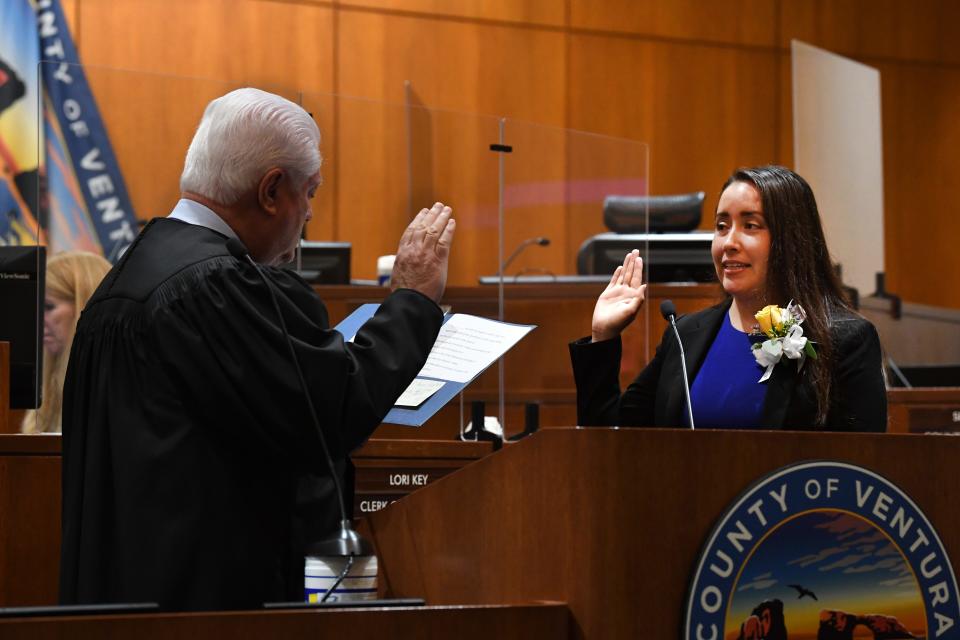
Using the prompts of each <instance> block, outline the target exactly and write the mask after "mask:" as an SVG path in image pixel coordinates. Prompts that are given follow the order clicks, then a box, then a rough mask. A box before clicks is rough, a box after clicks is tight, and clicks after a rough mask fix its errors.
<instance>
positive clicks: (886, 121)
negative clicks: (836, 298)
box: [878, 63, 960, 309]
mask: <svg viewBox="0 0 960 640" xmlns="http://www.w3.org/2000/svg"><path fill="white" fill-rule="evenodd" d="M878 66H879V68H880V72H881V80H880V82H881V95H882V100H883V105H882V109H883V131H884V136H883V141H884V150H883V156H884V158H883V162H884V183H885V189H884V207H885V209H886V213H885V227H886V228H885V256H886V263H887V264H886V271H887V274H888V275H887V289H888V290H889V291H893V292H895V293H897V294H899V295H900V296H902V297H903V298H904V299H905V300H909V301H911V302H918V303H921V304H928V305H933V306H945V307H952V308H955V309H956V308H960V288H958V287H957V286H956V283H957V282H958V281H960V253H958V252H957V251H956V240H957V238H960V215H958V214H960V205H958V203H957V197H956V190H957V179H956V177H957V173H958V171H960V157H958V156H957V149H958V148H960V121H958V120H957V117H956V110H957V105H958V104H960V67H923V66H920V67H918V66H917V65H913V64H894V63H889V64H888V63H884V64H881V65H878Z"/></svg>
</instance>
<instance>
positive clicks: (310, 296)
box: [60, 89, 454, 610]
mask: <svg viewBox="0 0 960 640" xmlns="http://www.w3.org/2000/svg"><path fill="white" fill-rule="evenodd" d="M319 142H320V131H319V130H318V129H317V126H316V124H315V123H314V121H313V120H312V118H311V117H310V116H309V114H307V113H306V112H305V111H304V110H303V109H302V108H300V107H299V106H297V105H295V104H293V103H292V102H289V101H288V100H285V99H283V98H281V97H279V96H275V95H272V94H269V93H265V92H263V91H259V90H256V89H240V90H237V91H233V92H231V93H228V94H227V95H225V96H222V97H220V98H218V99H216V100H214V101H213V102H211V103H210V104H209V105H208V107H207V109H206V111H205V112H204V114H203V118H202V120H201V122H200V126H199V127H198V129H197V132H196V134H195V136H194V139H193V142H192V143H191V144H190V148H189V150H188V152H187V157H186V162H185V166H184V170H183V174H182V176H181V181H180V187H181V192H182V198H181V200H180V201H179V202H178V203H177V205H176V207H175V208H174V210H173V212H172V213H171V214H170V215H169V216H168V217H166V218H158V219H154V220H152V221H151V222H150V224H148V225H147V227H146V228H145V229H144V230H143V232H142V233H141V234H140V236H139V237H138V238H137V240H136V242H135V243H134V244H133V245H132V246H131V247H130V249H129V250H128V251H127V253H126V254H125V255H124V256H123V258H122V260H121V261H120V262H119V264H117V266H116V267H114V268H113V270H112V271H111V272H110V273H109V274H108V275H107V277H106V278H105V279H104V281H103V284H101V286H100V288H99V289H98V290H97V292H96V293H95V294H94V296H93V297H92V298H91V300H90V302H89V303H88V305H87V307H86V309H85V310H84V312H83V315H82V316H81V319H80V322H79V324H78V326H77V331H76V337H75V340H74V344H73V349H72V353H71V358H70V364H69V367H68V371H67V378H66V382H65V388H64V408H63V521H62V527H63V539H62V548H61V575H60V580H61V585H60V598H61V602H62V603H64V604H75V603H119V602H157V603H159V604H160V606H161V607H162V608H164V609H168V610H198V609H237V608H250V607H259V606H260V605H261V604H262V603H263V602H269V601H282V600H290V599H295V598H297V597H299V598H302V596H303V558H304V549H303V548H301V547H299V546H298V544H297V543H296V542H294V540H295V536H294V535H293V532H292V527H293V521H294V510H295V504H296V497H297V496H296V492H297V485H298V481H300V480H301V479H302V478H303V477H304V476H305V475H307V474H316V475H323V474H326V473H327V471H326V466H325V464H324V455H323V448H322V444H321V435H322V437H323V439H324V440H325V441H326V443H327V445H328V447H329V449H330V452H331V455H332V458H333V460H334V461H335V462H337V463H339V464H340V465H341V466H342V464H343V463H344V461H345V460H346V459H347V456H348V454H349V453H350V451H352V450H353V449H355V448H356V447H358V446H359V445H360V444H362V443H363V441H364V440H365V439H366V438H367V437H369V436H370V434H371V432H372V431H373V430H374V429H375V428H376V427H377V426H378V425H379V423H380V421H381V420H382V419H383V417H384V415H385V414H386V413H387V411H388V410H389V409H390V407H391V406H392V405H393V402H394V400H395V399H396V398H397V397H398V396H399V395H400V393H401V392H402V391H403V389H404V388H405V387H406V386H407V385H408V384H409V383H410V381H411V380H413V378H414V377H415V375H416V373H417V372H418V371H419V370H420V368H421V367H422V366H423V364H424V362H425V361H426V358H427V354H428V353H429V351H430V348H431V347H432V346H433V342H434V340H435V339H436V336H437V333H438V332H439V330H440V325H441V322H442V316H443V314H442V313H441V311H440V308H439V307H438V306H437V302H438V301H439V299H440V297H441V295H442V294H443V290H444V285H445V280H446V271H447V259H448V254H449V249H450V244H451V241H452V239H453V233H454V220H453V219H452V217H451V210H450V208H449V207H446V206H443V205H442V204H440V203H437V204H435V205H434V206H433V207H432V208H430V209H423V210H422V211H420V213H419V214H418V215H417V216H416V218H415V219H414V220H413V222H412V223H411V224H410V226H409V227H408V228H407V230H406V231H405V232H404V234H403V237H402V238H401V240H400V246H399V248H398V250H397V258H396V264H395V266H394V273H393V280H392V282H393V289H394V290H393V292H392V293H391V294H390V295H389V296H388V297H387V298H386V299H385V300H384V302H383V304H382V305H381V307H380V310H379V311H378V312H377V314H376V315H375V316H374V317H373V318H372V319H371V320H370V321H369V322H367V323H366V324H365V325H364V327H363V328H362V329H361V330H360V331H359V332H358V333H357V335H356V338H355V340H354V341H353V342H352V343H345V342H344V340H343V338H342V336H341V335H340V334H339V333H337V332H335V331H332V330H330V329H329V326H328V320H327V313H326V309H325V307H324V306H323V303H322V302H321V301H320V299H319V298H318V297H317V295H316V294H315V292H314V291H313V290H312V288H311V287H310V286H309V285H308V284H307V283H305V282H304V281H303V280H301V279H300V278H299V277H298V276H297V275H296V274H294V273H292V272H290V271H287V270H283V269H280V268H277V266H276V265H280V264H284V263H286V262H288V261H289V260H290V258H291V256H292V255H293V251H294V248H295V246H296V244H297V242H298V241H299V238H300V235H301V230H302V228H303V225H304V224H305V223H306V222H307V221H308V220H310V218H311V215H312V213H311V208H310V200H311V198H312V197H313V196H314V194H315V193H316V191H317V189H318V187H319V186H320V163H321V158H320V153H319V148H318V146H319ZM251 259H252V261H251ZM253 261H255V262H256V263H258V265H255V264H253ZM281 319H282V320H281ZM284 325H285V328H284ZM288 337H289V340H290V343H291V344H292V351H293V353H291V347H290V346H289V345H288V341H287V339H288ZM294 354H295V356H294ZM294 357H295V358H296V361H297V363H298V365H295V364H294V362H293V358H294ZM298 366H299V368H300V369H301V370H302V374H303V376H304V378H305V381H306V385H305V386H306V388H307V389H308V390H309V399H310V400H311V401H312V404H313V406H314V407H315V409H316V414H317V415H318V418H319V420H318V422H319V426H320V430H321V432H318V431H317V429H316V427H315V423H314V420H313V418H312V416H311V415H310V413H311V410H310V408H309V407H308V404H309V403H308V402H307V396H305V395H304V392H303V390H302V389H303V385H301V383H300V379H299V376H298V373H297V368H298Z"/></svg>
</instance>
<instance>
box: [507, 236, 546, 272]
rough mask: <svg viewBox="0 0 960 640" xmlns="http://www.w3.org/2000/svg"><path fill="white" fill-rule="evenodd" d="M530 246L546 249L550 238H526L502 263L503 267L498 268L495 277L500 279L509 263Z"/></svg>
mask: <svg viewBox="0 0 960 640" xmlns="http://www.w3.org/2000/svg"><path fill="white" fill-rule="evenodd" d="M532 244H537V245H540V246H541V247H546V246H547V245H549V244H550V238H548V237H546V236H537V237H536V238H527V239H526V240H524V241H523V242H521V243H520V244H519V245H518V246H517V248H516V249H514V250H513V253H511V254H510V257H508V258H507V259H506V260H504V261H503V265H502V266H501V267H500V270H499V271H497V276H498V277H502V276H503V274H504V273H505V272H506V270H507V267H509V266H510V263H511V262H513V261H514V259H516V257H517V256H518V255H520V253H521V252H522V251H523V250H524V249H526V248H527V247H529V246H530V245H532Z"/></svg>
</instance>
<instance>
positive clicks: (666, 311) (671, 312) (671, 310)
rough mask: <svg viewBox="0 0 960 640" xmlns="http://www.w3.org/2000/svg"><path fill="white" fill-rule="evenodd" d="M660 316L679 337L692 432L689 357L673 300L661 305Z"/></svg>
mask: <svg viewBox="0 0 960 640" xmlns="http://www.w3.org/2000/svg"><path fill="white" fill-rule="evenodd" d="M660 314H661V315H662V316H663V319H664V320H666V321H667V322H669V323H670V326H671V327H672V328H673V335H675V336H676V337H677V346H679V347H680V368H681V370H682V371H683V390H684V392H686V400H687V417H688V418H689V419H690V430H691V431H692V430H695V429H696V427H695V426H694V424H693V404H692V403H691V402H690V380H689V379H688V377H687V356H686V354H684V352H683V340H681V339H680V332H679V331H678V330H677V307H676V306H675V305H674V304H673V301H672V300H664V301H663V302H661V303H660Z"/></svg>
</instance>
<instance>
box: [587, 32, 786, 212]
mask: <svg viewBox="0 0 960 640" xmlns="http://www.w3.org/2000/svg"><path fill="white" fill-rule="evenodd" d="M779 72H780V69H779V66H778V63H777V58H776V55H775V54H774V53H773V52H755V51H748V50H738V49H727V48H723V49H720V48H715V47H706V46H700V45H689V44H673V43H664V42H649V41H633V40H617V39H611V38H603V37H599V36H579V35H575V36H572V37H571V45H570V76H569V83H570V88H569V95H570V125H569V126H570V127H571V128H574V129H583V130H587V131H598V132H601V133H606V134H609V135H613V136H619V137H623V138H630V139H633V140H642V141H645V142H647V143H648V144H649V145H650V193H651V194H673V193H687V192H690V191H701V190H703V191H706V192H707V194H708V196H707V202H708V204H707V205H705V207H704V210H705V212H709V211H711V209H712V207H713V206H715V204H716V198H717V197H718V195H719V189H720V186H721V185H722V184H723V181H724V180H725V179H726V178H727V176H728V175H729V174H730V171H731V170H732V169H733V168H735V167H738V166H741V165H754V164H764V163H768V162H772V161H776V160H778V158H777V157H776V156H777V147H778V140H777V138H778V131H777V127H778V119H779V113H778V111H777V104H778V90H779V89H778V77H777V76H778V74H779ZM710 223H711V221H710V218H709V216H708V215H706V214H705V215H704V221H703V224H702V225H701V226H702V227H703V228H709V227H710Z"/></svg>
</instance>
